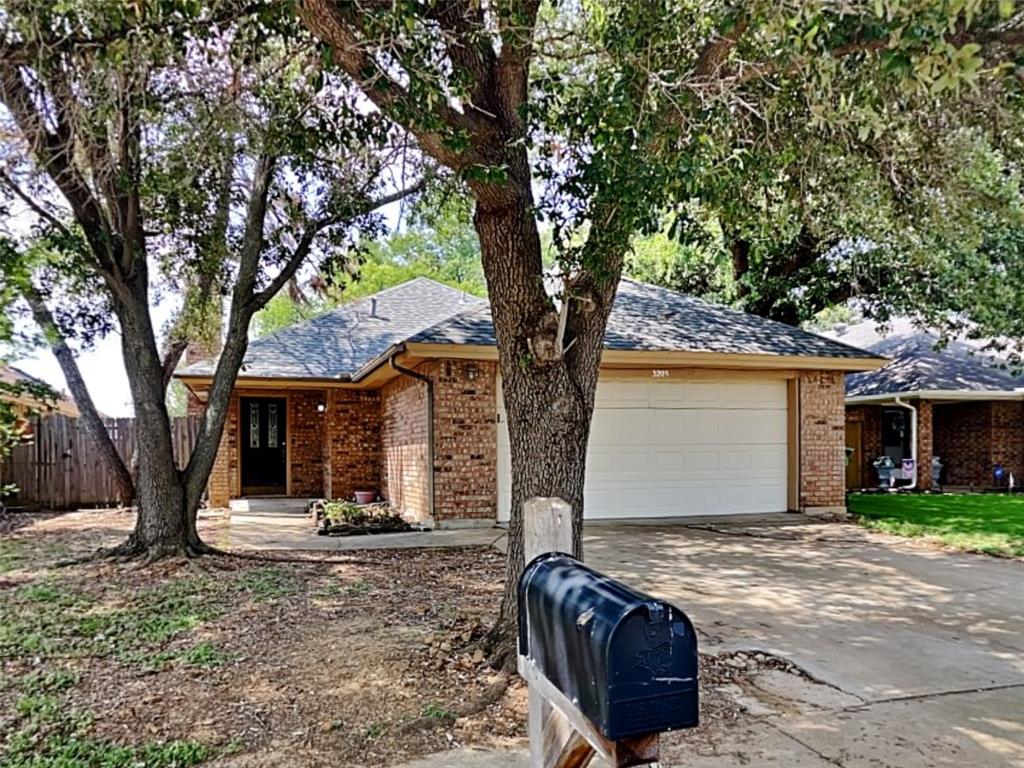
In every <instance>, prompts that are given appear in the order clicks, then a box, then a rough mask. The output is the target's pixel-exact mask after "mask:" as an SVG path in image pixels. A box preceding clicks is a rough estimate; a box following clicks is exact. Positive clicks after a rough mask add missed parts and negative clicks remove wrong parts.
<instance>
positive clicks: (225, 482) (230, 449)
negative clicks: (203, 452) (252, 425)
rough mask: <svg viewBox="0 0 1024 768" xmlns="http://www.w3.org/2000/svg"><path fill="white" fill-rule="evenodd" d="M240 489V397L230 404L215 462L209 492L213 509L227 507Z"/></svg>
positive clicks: (235, 397)
mask: <svg viewBox="0 0 1024 768" xmlns="http://www.w3.org/2000/svg"><path fill="white" fill-rule="evenodd" d="M237 489H238V397H237V396H233V397H232V398H231V402H230V403H229V404H228V414H227V417H226V418H225V420H224V431H223V432H222V433H221V436H220V447H219V448H218V449H217V458H216V459H215V460H214V462H213V469H212V470H211V472H210V480H209V483H208V485H207V491H208V493H209V497H210V506H211V507H226V506H227V505H228V502H229V501H230V500H231V498H232V497H233V496H234V495H235V494H236V493H237Z"/></svg>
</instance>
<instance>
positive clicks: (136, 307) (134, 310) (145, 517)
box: [115, 265, 199, 559]
mask: <svg viewBox="0 0 1024 768" xmlns="http://www.w3.org/2000/svg"><path fill="white" fill-rule="evenodd" d="M136 270H137V274H135V275H134V276H133V279H132V280H131V281H130V282H128V284H127V286H126V287H127V288H128V289H129V290H128V291H125V292H123V293H122V294H121V295H120V296H119V297H118V298H119V301H117V302H116V305H115V306H116V309H117V315H118V320H119V321H120V324H121V351H122V356H123V358H124V363H125V371H126V373H127V374H128V381H129V384H130V386H131V392H132V403H133V405H134V407H135V445H136V455H137V456H138V471H137V474H136V479H135V490H136V494H137V500H138V515H137V517H136V520H135V530H134V531H133V532H132V535H131V537H130V538H129V539H128V541H127V542H125V544H124V545H123V546H122V547H121V548H119V549H120V550H121V551H123V552H125V553H126V554H145V555H146V557H147V559H156V558H159V557H164V556H166V555H182V554H190V546H191V545H192V544H193V543H199V542H198V537H196V541H195V542H193V541H191V536H190V532H189V524H188V514H187V508H186V507H187V504H186V493H185V486H184V477H183V475H182V473H181V472H180V471H179V470H178V468H177V466H175V463H174V444H173V439H172V435H171V424H170V417H169V415H168V413H167V404H166V401H165V397H164V380H163V361H162V360H161V359H160V353H159V350H158V349H157V346H156V341H155V334H154V332H153V326H152V320H151V318H150V315H149V299H148V290H147V280H148V276H147V275H146V270H145V267H144V266H142V265H138V266H137V267H136Z"/></svg>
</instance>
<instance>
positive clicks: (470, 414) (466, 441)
mask: <svg viewBox="0 0 1024 768" xmlns="http://www.w3.org/2000/svg"><path fill="white" fill-rule="evenodd" d="M425 367H426V366H425ZM428 375H430V376H431V377H432V378H433V379H434V498H435V504H436V509H435V517H436V518H437V520H438V522H440V523H444V522H446V521H455V520H491V521H493V520H494V519H495V517H496V515H497V504H498V499H497V489H498V455H497V454H498V448H497V440H498V432H497V424H496V417H497V400H496V396H497V395H496V385H497V375H498V365H497V363H491V362H482V361H475V360H443V361H440V362H437V363H431V364H430V365H429V372H428Z"/></svg>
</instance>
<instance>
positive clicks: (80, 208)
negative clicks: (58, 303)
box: [0, 60, 119, 277]
mask: <svg viewBox="0 0 1024 768" xmlns="http://www.w3.org/2000/svg"><path fill="white" fill-rule="evenodd" d="M0 100H2V101H3V103H4V105H5V106H6V107H7V109H8V110H9V111H10V113H11V115H12V116H13V117H14V120H15V122H16V123H17V124H18V128H19V130H20V131H21V133H22V135H23V136H24V138H25V140H26V141H27V143H28V144H29V147H30V148H31V150H32V151H33V152H35V153H36V154H37V155H38V157H39V159H40V161H41V163H40V165H41V166H42V168H43V171H44V172H45V173H46V174H47V175H48V176H49V177H50V179H51V180H52V181H53V183H54V184H55V185H56V186H57V188H58V189H59V190H60V191H61V194H63V195H64V198H65V199H66V200H67V201H68V204H69V205H70V206H71V210H72V212H73V213H74V215H75V219H76V220H77V221H78V224H79V226H81V227H82V231H83V232H84V233H85V237H86V239H87V240H88V241H89V245H90V246H91V248H92V251H93V255H94V258H95V259H96V265H97V267H98V270H99V271H100V273H101V274H102V275H103V276H104V277H110V276H112V275H114V274H116V273H117V272H118V271H119V270H118V266H117V262H116V259H115V258H114V256H113V250H112V245H113V244H114V243H116V242H117V241H118V238H117V237H116V236H115V235H114V233H113V232H111V230H110V228H109V226H108V225H107V222H106V218H105V216H104V214H103V209H102V207H101V206H100V204H99V202H98V201H97V200H96V198H95V197H94V196H93V194H92V192H91V191H90V189H89V185H88V183H87V182H86V181H85V179H84V177H83V176H82V175H81V174H80V173H79V172H78V169H77V168H75V165H74V160H73V153H74V137H73V134H72V130H71V126H70V125H68V123H67V121H66V119H65V118H64V117H63V113H62V110H60V109H59V108H58V109H57V110H56V111H55V123H56V128H55V130H54V131H50V130H49V129H48V128H47V127H46V122H45V120H44V119H43V116H42V114H40V112H39V110H38V108H37V107H36V103H35V100H34V99H33V97H32V94H31V92H30V91H29V89H28V86H26V85H25V81H24V80H23V79H22V77H21V74H20V73H19V72H18V70H17V69H16V68H14V67H13V66H11V65H10V64H9V63H7V62H5V61H3V60H0Z"/></svg>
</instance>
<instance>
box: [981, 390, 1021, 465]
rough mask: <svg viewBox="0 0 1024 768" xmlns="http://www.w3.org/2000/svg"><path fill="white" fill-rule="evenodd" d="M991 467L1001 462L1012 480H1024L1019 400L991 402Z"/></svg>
mask: <svg viewBox="0 0 1024 768" xmlns="http://www.w3.org/2000/svg"><path fill="white" fill-rule="evenodd" d="M991 414H992V421H991V424H992V426H991V429H992V432H991V434H992V442H991V445H992V454H991V458H990V467H989V477H991V472H992V467H994V466H995V465H996V464H1002V465H1003V468H1004V469H1005V470H1006V474H1007V475H1010V474H1011V473H1012V474H1013V477H1014V482H1015V483H1017V484H1018V485H1020V483H1021V482H1022V481H1024V402H1021V401H1020V400H1010V401H999V400H995V401H993V402H992V408H991Z"/></svg>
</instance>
